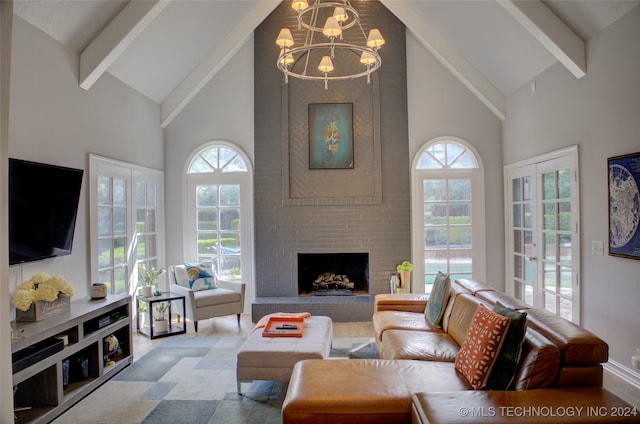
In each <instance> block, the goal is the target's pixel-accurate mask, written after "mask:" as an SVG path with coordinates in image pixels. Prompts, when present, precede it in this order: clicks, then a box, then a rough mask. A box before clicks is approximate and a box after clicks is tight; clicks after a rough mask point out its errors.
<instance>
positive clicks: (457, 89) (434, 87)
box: [407, 32, 504, 290]
mask: <svg viewBox="0 0 640 424" xmlns="http://www.w3.org/2000/svg"><path fill="white" fill-rule="evenodd" d="M407 87H409V89H408V90H409V91H408V93H407V97H408V108H409V154H410V155H411V158H407V160H412V159H413V157H414V156H415V155H416V153H417V151H418V150H419V149H420V147H422V146H423V145H424V144H425V143H426V142H427V141H429V140H431V139H433V138H436V137H439V136H455V137H459V138H462V139H464V140H466V141H468V142H469V143H470V144H471V145H473V147H474V148H475V149H476V150H477V151H478V154H479V155H480V156H481V159H482V162H483V163H484V172H485V205H486V215H485V217H486V242H485V246H486V256H487V263H486V271H487V273H486V275H487V278H486V280H487V281H486V282H487V283H488V284H490V285H492V286H493V287H495V288H497V289H499V290H503V289H504V236H503V235H504V222H503V206H502V204H503V194H502V144H501V143H502V127H501V122H500V120H499V119H498V118H497V117H496V116H495V115H494V114H493V113H492V112H491V111H489V109H487V108H486V107H485V106H484V105H483V104H482V103H481V102H480V101H479V100H478V99H477V98H476V97H475V96H474V95H473V94H472V93H471V92H470V91H469V90H468V89H467V88H466V87H464V86H463V85H462V84H461V83H460V81H458V80H457V79H456V78H455V77H454V76H453V75H452V74H451V73H450V72H449V71H448V70H446V69H445V68H444V66H442V64H441V63H440V62H438V60H437V59H436V58H435V57H434V56H433V55H432V54H431V53H429V52H428V51H427V50H426V49H425V48H424V47H423V46H422V45H421V44H420V43H419V41H417V40H416V38H415V37H414V36H413V35H411V33H410V32H407Z"/></svg>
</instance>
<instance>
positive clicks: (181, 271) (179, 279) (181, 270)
mask: <svg viewBox="0 0 640 424" xmlns="http://www.w3.org/2000/svg"><path fill="white" fill-rule="evenodd" d="M173 275H174V277H175V278H176V284H178V285H179V286H182V287H186V288H188V289H190V288H191V282H190V281H189V276H188V275H187V268H185V267H184V266H180V265H176V266H174V267H173Z"/></svg>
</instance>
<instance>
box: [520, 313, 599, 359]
mask: <svg viewBox="0 0 640 424" xmlns="http://www.w3.org/2000/svg"><path fill="white" fill-rule="evenodd" d="M527 325H528V326H529V327H531V328H533V329H535V330H537V331H539V332H540V333H541V334H542V335H544V336H545V337H547V338H548V339H549V340H551V341H552V342H554V343H555V344H556V345H558V347H559V348H560V350H561V351H562V360H563V362H564V365H570V366H589V365H597V364H599V363H604V362H607V361H608V360H609V345H608V344H607V343H606V342H605V341H604V340H602V339H600V338H599V337H597V336H596V335H595V334H593V333H591V332H590V331H588V330H586V329H585V328H583V327H580V326H579V325H578V324H575V323H573V322H571V321H569V320H566V319H564V318H562V317H559V316H558V315H556V314H554V313H553V312H551V311H547V310H546V309H540V308H532V309H529V310H528V311H527Z"/></svg>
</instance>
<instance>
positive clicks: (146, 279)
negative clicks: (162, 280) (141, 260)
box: [138, 264, 164, 297]
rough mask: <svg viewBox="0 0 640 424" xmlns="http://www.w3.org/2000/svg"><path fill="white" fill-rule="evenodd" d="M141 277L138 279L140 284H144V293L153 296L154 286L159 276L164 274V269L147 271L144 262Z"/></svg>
mask: <svg viewBox="0 0 640 424" xmlns="http://www.w3.org/2000/svg"><path fill="white" fill-rule="evenodd" d="M140 271H141V272H140V278H139V279H138V285H139V286H142V295H143V296H144V297H151V296H152V295H153V288H154V286H155V285H156V281H157V280H158V277H160V276H161V275H162V274H164V269H162V268H160V269H155V268H151V270H149V271H147V268H146V267H145V266H144V264H140Z"/></svg>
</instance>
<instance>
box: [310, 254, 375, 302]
mask: <svg viewBox="0 0 640 424" xmlns="http://www.w3.org/2000/svg"><path fill="white" fill-rule="evenodd" d="M368 293H369V254H368V253H298V295H300V296H355V295H359V294H368Z"/></svg>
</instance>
